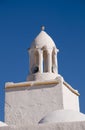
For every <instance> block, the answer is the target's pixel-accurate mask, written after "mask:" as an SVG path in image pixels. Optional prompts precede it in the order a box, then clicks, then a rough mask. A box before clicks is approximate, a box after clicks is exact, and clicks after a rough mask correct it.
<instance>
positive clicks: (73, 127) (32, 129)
mask: <svg viewBox="0 0 85 130" xmlns="http://www.w3.org/2000/svg"><path fill="white" fill-rule="evenodd" d="M3 130H8V129H3ZM9 130H85V121H81V122H69V123H64V122H63V123H51V124H44V125H26V126H22V127H15V128H10V129H9Z"/></svg>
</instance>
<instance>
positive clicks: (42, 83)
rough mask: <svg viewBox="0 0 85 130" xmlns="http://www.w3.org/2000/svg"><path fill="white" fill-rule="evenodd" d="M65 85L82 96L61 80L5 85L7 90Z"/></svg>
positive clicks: (9, 83) (8, 83)
mask: <svg viewBox="0 0 85 130" xmlns="http://www.w3.org/2000/svg"><path fill="white" fill-rule="evenodd" d="M60 83H61V84H64V85H65V87H67V88H68V89H69V90H70V91H71V92H72V93H74V94H76V95H77V96H80V94H79V93H78V91H77V90H75V89H73V88H72V87H71V86H70V85H69V84H68V83H67V82H65V81H63V82H61V81H60V80H48V81H28V82H20V83H13V82H7V83H6V84H5V89H6V90H7V89H12V88H21V87H31V86H39V85H51V84H56V85H57V84H60Z"/></svg>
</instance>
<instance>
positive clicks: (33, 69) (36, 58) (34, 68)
mask: <svg viewBox="0 0 85 130" xmlns="http://www.w3.org/2000/svg"><path fill="white" fill-rule="evenodd" d="M32 63H33V64H32V66H31V72H32V74H33V73H37V72H39V53H38V51H37V50H35V51H34V54H33V57H32Z"/></svg>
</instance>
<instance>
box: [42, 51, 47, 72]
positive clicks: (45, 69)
mask: <svg viewBox="0 0 85 130" xmlns="http://www.w3.org/2000/svg"><path fill="white" fill-rule="evenodd" d="M47 57H48V56H47V50H46V49H45V50H43V72H47V71H48V68H47V67H48V66H47V64H48V63H47Z"/></svg>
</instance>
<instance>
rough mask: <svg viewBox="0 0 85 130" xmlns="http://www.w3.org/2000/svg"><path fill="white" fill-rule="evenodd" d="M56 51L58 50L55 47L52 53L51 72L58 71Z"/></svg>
mask: <svg viewBox="0 0 85 130" xmlns="http://www.w3.org/2000/svg"><path fill="white" fill-rule="evenodd" d="M57 52H58V50H57V49H55V50H54V54H53V72H54V73H58V63H57Z"/></svg>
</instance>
